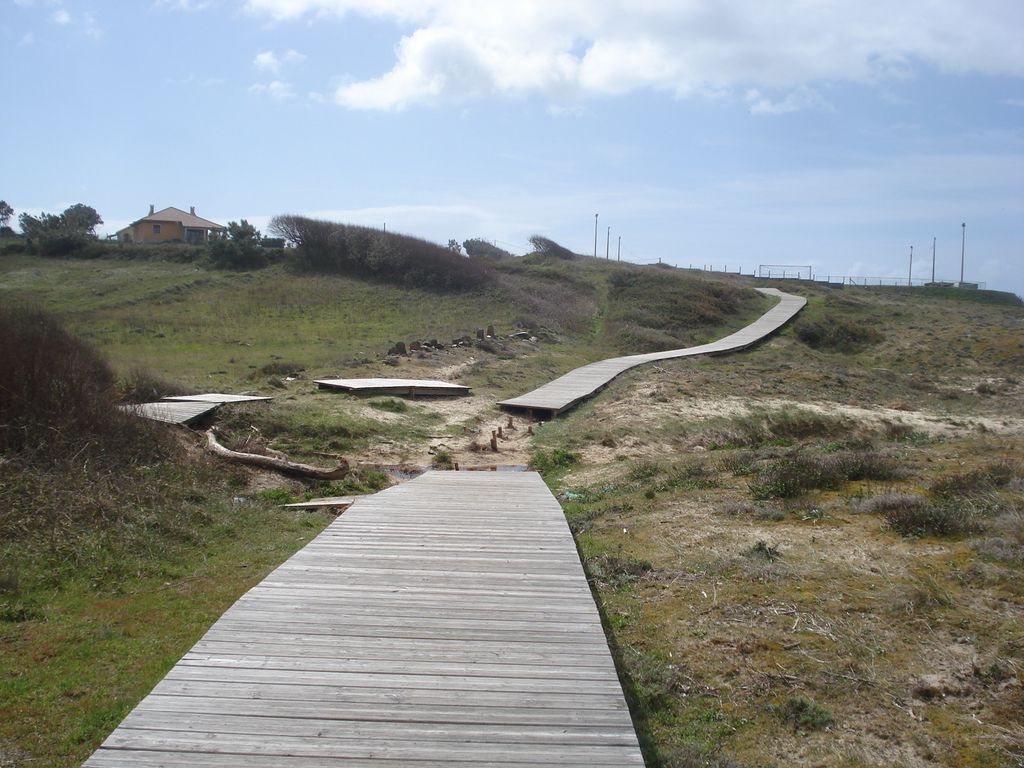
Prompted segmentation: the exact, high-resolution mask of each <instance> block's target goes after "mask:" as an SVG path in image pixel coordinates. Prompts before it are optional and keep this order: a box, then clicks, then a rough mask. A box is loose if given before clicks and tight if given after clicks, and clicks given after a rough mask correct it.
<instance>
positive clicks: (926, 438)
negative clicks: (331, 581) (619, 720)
mask: <svg viewBox="0 0 1024 768" xmlns="http://www.w3.org/2000/svg"><path fill="white" fill-rule="evenodd" d="M488 269H489V277H488V280H487V283H486V285H485V286H481V287H479V288H477V289H474V290H459V291H452V292H447V293H444V292H438V291H437V290H429V291H428V290H422V289H418V288H402V287H387V286H384V285H382V284H381V283H379V282H368V281H362V280H358V279H354V278H352V277H342V276H337V275H318V276H312V275H309V274H301V273H295V272H292V271H289V270H288V269H286V268H285V267H284V266H281V265H277V266H272V267H269V268H268V269H265V270H260V271H257V272H226V271H217V270H210V269H207V268H198V267H197V266H196V265H194V264H187V263H170V262H162V261H134V262H124V261H109V260H95V261H78V262H76V261H56V260H42V259H36V258H31V257H27V256H23V255H10V256H4V257H0V304H2V305H4V306H11V305H32V306H38V307H41V308H43V309H46V310H48V311H49V312H52V313H53V314H54V315H55V316H56V317H57V318H58V319H59V321H60V322H61V323H63V324H64V325H65V326H66V327H67V328H68V329H69V330H70V331H72V333H73V334H74V335H75V336H76V337H77V338H79V339H84V340H86V341H87V342H89V343H91V344H92V345H94V346H95V348H96V349H97V350H98V351H99V352H100V353H101V354H102V355H103V356H104V357H106V358H107V359H109V360H110V361H111V364H112V367H113V373H112V375H111V377H110V378H111V382H110V386H111V387H112V388H113V389H112V396H116V394H117V392H118V391H121V392H125V391H127V390H129V389H131V388H132V387H136V386H137V385H138V384H140V383H145V382H147V381H155V384H154V385H155V386H157V387H161V386H163V387H166V386H170V387H177V388H184V389H201V390H226V391H242V390H249V391H256V392H260V393H264V394H271V395H274V396H275V400H274V401H273V403H272V404H270V405H269V406H267V405H252V406H244V407H240V408H233V409H223V410H222V412H221V413H220V415H219V416H218V422H219V426H220V427H221V429H222V432H223V438H224V439H225V440H226V441H227V442H229V443H231V442H237V443H238V444H242V443H246V444H252V445H266V446H268V447H272V448H276V449H278V450H284V451H286V452H288V453H289V454H292V455H295V456H297V457H299V458H303V459H305V460H308V461H311V462H314V463H329V462H330V461H332V460H333V457H335V456H337V455H344V456H345V457H346V458H348V459H349V460H350V461H352V462H353V463H354V464H355V465H360V466H361V467H362V468H361V469H360V470H359V471H358V472H357V473H356V474H355V475H353V476H352V477H351V478H350V479H349V480H348V481H346V483H344V484H342V485H336V486H335V487H328V486H326V485H324V484H321V485H320V486H315V485H307V484H303V483H299V482H296V481H286V480H282V479H281V478H279V477H277V476H274V475H270V474H266V473H257V472H248V471H244V470H239V469H231V470H228V471H225V470H224V468H223V466H221V465H219V464H216V463H214V462H213V461H212V460H211V459H209V458H207V457H206V456H205V455H204V454H203V453H202V452H201V450H200V449H199V443H200V441H199V439H198V438H197V437H196V436H195V435H192V434H190V433H189V432H188V431H187V430H163V431H162V434H165V435H167V434H173V435H174V436H175V437H174V438H173V440H171V442H169V443H167V444H164V447H163V448H161V450H162V451H163V453H161V454H159V455H157V456H155V457H149V458H140V459H138V460H129V459H125V458H123V454H122V458H121V459H118V460H117V461H114V462H110V461H106V462H103V461H98V460H91V459H90V460H86V459H87V456H86V454H82V455H78V456H76V455H74V454H73V453H72V454H69V455H67V456H65V457H64V458H63V459H62V460H61V461H60V462H58V463H57V464H49V465H47V464H41V463H38V462H35V461H33V460H30V457H27V456H26V455H24V454H22V453H20V452H19V451H16V450H14V449H6V450H5V453H4V455H3V456H2V460H0V504H3V509H4V510H5V511H4V513H3V515H2V516H0V541H2V542H3V544H2V545H0V547H2V551H0V554H2V556H3V566H2V569H0V570H2V573H0V609H2V611H0V618H2V621H0V643H3V647H4V649H5V652H4V654H3V657H2V660H0V702H3V703H2V704H0V714H2V715H3V716H2V717H0V764H7V763H10V764H11V765H16V766H20V765H77V764H79V763H80V762H81V761H82V760H83V759H84V757H85V756H86V755H88V754H89V752H90V751H91V750H92V749H93V748H94V747H95V746H96V744H98V742H99V741H100V740H102V738H103V737H104V736H105V734H106V733H107V732H109V730H110V729H111V728H112V727H113V726H114V725H116V723H117V722H118V721H119V719H120V717H121V716H123V714H124V713H125V712H127V710H128V709H129V708H130V707H131V706H132V705H133V703H134V702H136V701H137V700H138V699H139V698H140V697H141V696H142V695H144V694H145V693H146V692H147V691H148V690H149V688H150V687H151V686H152V685H153V684H154V683H155V682H156V681H157V680H159V679H160V677H161V676H162V675H163V674H164V672H165V671H166V669H167V668H168V667H169V666H170V665H171V664H173V662H174V661H175V660H176V659H177V658H178V657H179V656H180V655H181V654H182V653H183V652H184V651H185V650H187V649H188V648H189V647H190V646H191V645H192V644H193V643H194V642H195V640H196V639H198V637H199V635H200V634H202V632H203V630H204V629H205V627H207V626H208V625H209V623H210V622H212V621H213V620H214V619H215V618H216V617H217V616H218V615H220V613H221V612H223V610H225V609H226V607H227V606H228V605H230V603H231V602H232V601H233V600H234V599H236V598H237V596H238V595H239V594H241V593H242V592H243V591H244V590H245V589H247V588H248V587H249V586H251V585H253V584H254V583H256V582H258V581H259V580H260V579H261V578H262V577H263V575H264V574H265V573H267V572H268V571H269V570H270V569H271V568H273V567H274V566H275V565H276V564H278V563H279V562H281V561H282V560H283V559H284V558H286V557H287V556H288V555H290V554H291V553H292V552H294V551H295V550H297V549H298V548H300V547H301V546H302V545H303V544H304V543H305V542H306V541H308V540H309V539H310V538H311V537H312V536H314V535H315V534H316V533H317V532H318V531H319V530H321V529H322V527H323V526H325V525H326V524H327V523H328V522H329V518H327V517H325V516H322V515H315V514H314V515H308V514H305V513H303V514H302V515H294V514H286V513H283V512H281V511H280V510H279V509H278V508H277V507H276V503H277V502H280V501H282V500H287V499H289V498H293V497H301V496H303V495H306V494H311V493H322V492H333V491H337V492H345V493H352V492H355V493H361V492H370V491H372V490H374V489H376V488H379V487H381V486H382V485H383V484H386V483H387V482H389V480H388V479H387V478H386V477H385V476H383V475H381V474H380V473H379V472H377V471H375V470H374V469H373V468H372V467H374V466H377V465H396V464H413V465H418V466H426V465H428V464H430V463H431V462H437V461H438V457H439V456H441V455H442V454H443V455H444V456H447V457H450V458H451V459H452V460H454V461H458V462H460V463H461V464H462V465H463V466H466V465H472V464H488V463H492V464H493V463H502V464H525V463H527V461H529V460H530V457H531V455H532V456H533V460H534V461H535V462H536V463H537V464H538V465H542V466H544V467H545V468H546V469H547V470H548V471H547V473H546V476H547V478H548V480H549V483H550V484H551V485H552V487H553V488H554V489H555V490H556V491H558V492H559V493H560V494H561V495H562V499H563V504H564V506H565V508H566V513H567V515H568V517H569V519H570V522H571V524H572V526H573V529H574V531H575V533H576V536H577V541H578V544H579V548H580V552H581V555H582V557H583V558H584V562H585V564H586V567H587V569H588V571H589V573H590V575H591V577H592V580H593V583H594V585H595V590H596V593H597V595H598V597H599V599H600V602H601V604H602V609H603V612H604V617H605V620H606V625H607V628H608V631H609V636H610V639H611V641H612V643H613V646H614V648H615V650H616V653H617V657H618V660H619V663H620V665H621V668H622V670H623V674H624V677H625V679H626V681H627V684H628V688H629V694H630V696H631V697H632V704H633V709H634V712H635V714H636V717H637V722H638V727H639V728H640V731H641V734H642V736H643V738H644V740H645V749H646V751H647V757H648V763H649V765H652V766H682V767H689V766H698V765H717V766H751V767H752V766H784V765H800V766H811V765H837V766H869V765H897V766H899V765H902V766H907V767H908V768H909V767H911V766H913V767H914V768H916V767H917V766H925V765H934V764H956V765H979V766H980V765H996V766H1012V765H1018V764H1020V760H1021V759H1024V758H1022V754H1024V753H1022V749H1024V744H1022V743H1021V741H1020V740H1019V739H1018V738H1017V737H1016V736H1015V734H1019V733H1020V731H1021V728H1022V723H1021V721H1020V712H1021V711H1022V709H1024V706H1022V705H1024V699H1022V698H1021V696H1022V690H1024V689H1022V687H1021V672H1020V669H1021V664H1022V663H1024V648H1022V646H1021V644H1020V638H1019V627H1020V626H1022V622H1024V615H1022V614H1024V595H1022V593H1021V587H1020V585H1021V583H1022V580H1021V575H1022V569H1024V564H1022V561H1024V555H1022V553H1024V539H1022V536H1024V534H1022V533H1021V526H1020V520H1021V516H1022V514H1024V512H1022V506H1021V502H1020V496H1021V491H1022V483H1024V480H1022V479H1021V478H1022V471H1021V458H1022V456H1021V451H1022V449H1024V437H1022V436H1024V423H1022V417H1021V413H1022V412H1024V408H1022V405H1024V393H1022V384H1021V381H1020V380H1019V377H1020V375H1021V373H1020V372H1021V367H1022V363H1024V346H1022V345H1024V310H1022V308H1021V307H1020V305H1019V302H1014V301H1012V299H1008V297H1005V296H1004V295H999V294H995V295H993V294H991V293H971V292H958V291H941V290H940V291H925V290H913V291H908V290H899V289H864V288H858V289H850V288H848V289H846V290H834V289H827V288H824V287H820V286H814V285H810V284H793V283H787V284H781V283H780V284H778V287H780V288H783V289H784V290H787V289H788V290H793V291H795V292H799V293H802V294H804V295H807V296H808V298H809V305H808V308H807V310H806V312H805V313H803V315H802V316H801V317H800V318H799V319H798V320H797V321H796V322H795V323H794V324H792V325H791V326H789V327H788V328H787V329H785V330H784V331H783V332H782V333H781V334H780V335H779V336H778V337H776V338H775V339H773V340H771V341H769V342H766V343H764V344H761V345H759V346H757V347H755V348H754V349H752V350H750V351H748V352H745V353H743V354H738V355H730V356H723V357H715V358H707V359H699V360H689V361H678V362H666V363H662V364H659V365H658V366H648V367H645V368H642V369H638V370H636V371H633V372H630V373H628V374H627V375H625V376H623V377H621V378H620V379H619V380H617V381H616V382H615V383H613V384H612V386H610V387H609V388H608V389H607V390H606V391H605V392H603V393H602V394H601V395H600V396H599V397H598V398H595V399H594V400H593V401H591V402H589V403H586V404H584V405H582V406H580V407H579V408H577V409H576V410H574V411H572V412H571V413H570V414H568V415H567V416H566V417H564V418H561V419H559V420H558V421H556V422H553V423H550V424H545V425H543V426H542V427H537V426H536V425H535V429H534V431H535V433H536V434H535V436H534V437H533V438H530V437H529V436H528V435H527V434H526V430H525V429H523V428H522V427H523V426H524V425H523V424H522V421H521V420H517V421H518V426H519V429H517V430H516V431H514V432H510V433H508V434H507V435H506V438H507V439H506V440H504V441H503V442H501V444H500V451H499V453H498V454H491V453H488V452H486V451H484V452H480V451H478V450H477V449H478V448H480V447H481V443H486V439H484V438H483V437H481V436H486V435H489V433H490V430H491V429H494V428H495V427H496V426H497V425H498V424H499V423H504V421H505V417H504V416H502V415H500V414H499V413H498V412H497V411H496V410H495V408H494V403H495V402H496V401H497V400H499V399H501V398H503V397H506V396H510V395H515V394H520V393H522V392H524V391H526V390H527V389H529V388H532V387H534V386H537V385H539V384H541V383H543V382H544V381H547V380H549V379H550V378H552V377H554V376H557V375H559V374H561V373H564V372H565V371H567V370H568V369H570V368H572V367H574V366H576V365H580V364H583V363H586V362H590V361H593V360H597V359H601V358H604V357H608V356H612V355H618V354H622V353H629V352H640V351H648V350H650V349H665V348H672V347H678V346H685V345H689V344H694V343H701V342H703V341H707V340H710V339H712V338H716V337H720V336H722V335H725V334H727V333H729V332H731V331H733V330H735V329H737V328H739V327H741V326H743V325H745V324H746V323H748V322H750V321H751V320H753V319H754V318H755V317H757V316H758V315H759V314H761V313H762V312H763V311H764V310H765V309H767V308H768V307H769V306H770V305H771V301H770V300H769V299H766V298H764V297H762V296H761V295H760V294H757V293H756V292H754V291H753V290H752V289H753V287H754V286H760V285H764V283H762V282H759V281H758V282H755V281H753V280H752V279H749V278H739V277H737V276H726V275H707V274H702V273H691V272H689V271H686V270H676V269H671V268H664V267H647V268H637V267H632V266H629V265H621V264H617V263H609V262H605V261H602V260H594V259H589V258H574V259H563V258H558V257H556V256H551V255H544V254H535V255H532V256H528V257H525V258H517V259H509V260H503V261H499V262H494V263H492V264H491V265H490V266H489V267H488ZM488 325H493V326H494V327H495V331H496V333H497V335H498V336H500V337H505V336H507V334H509V333H510V332H511V331H513V330H517V329H527V330H528V331H529V334H530V335H532V337H533V340H530V339H529V338H528V339H524V340H515V339H510V338H496V339H485V340H483V341H479V342H477V343H475V344H471V345H467V346H459V347H454V348H453V347H451V346H447V347H446V348H444V349H437V350H435V349H429V350H424V351H420V352H414V353H411V354H407V355H395V354H388V350H389V349H390V348H391V347H392V345H393V344H394V343H395V342H396V341H404V342H407V343H408V342H410V341H428V340H431V339H438V340H440V341H444V342H451V341H452V340H453V339H456V338H460V337H464V336H472V337H475V331H476V330H477V329H481V328H486V327H487V326H488ZM137 369H142V371H143V372H142V373H137V372H136V371H137ZM341 374H343V375H374V376H388V375H397V376H413V377H431V378H434V377H441V378H447V379H451V380H455V381H460V382H462V383H466V384H469V385H471V386H472V387H473V392H474V394H473V395H472V397H469V398H463V399H460V400H456V401H435V400H424V401H412V402H409V401H404V400H395V399H391V398H358V397H352V396H346V395H342V394H338V393H324V392H318V391H316V390H315V389H314V387H313V386H312V384H311V379H312V378H316V377H320V376H325V375H341ZM161 379H162V380H164V383H161V382H160V381H159V380H161ZM254 428H255V429H254ZM97 444H98V445H99V446H100V452H101V454H102V453H103V451H102V445H103V442H102V441H101V440H98V441H97ZM140 456H141V454H140ZM574 461H575V462H576V463H574ZM44 662H45V663H44Z"/></svg>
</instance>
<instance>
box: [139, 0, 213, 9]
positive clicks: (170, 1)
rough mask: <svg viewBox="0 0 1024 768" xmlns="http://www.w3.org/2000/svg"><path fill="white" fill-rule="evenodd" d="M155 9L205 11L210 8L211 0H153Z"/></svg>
mask: <svg viewBox="0 0 1024 768" xmlns="http://www.w3.org/2000/svg"><path fill="white" fill-rule="evenodd" d="M153 7H154V8H169V9H171V10H174V11H204V10H206V9H207V8H209V7H210V0H153Z"/></svg>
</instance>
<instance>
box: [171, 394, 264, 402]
mask: <svg viewBox="0 0 1024 768" xmlns="http://www.w3.org/2000/svg"><path fill="white" fill-rule="evenodd" d="M161 399H162V400H164V401H177V402H195V403H215V404H217V405H223V404H224V403H258V402H261V401H263V400H273V399H274V398H272V397H264V396H260V395H229V394H225V393H223V392H204V393H202V394H199V395H168V396H167V397H164V398H161Z"/></svg>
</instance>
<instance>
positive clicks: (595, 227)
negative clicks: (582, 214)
mask: <svg viewBox="0 0 1024 768" xmlns="http://www.w3.org/2000/svg"><path fill="white" fill-rule="evenodd" d="M594 258H595V259H596V258H597V214H596V213H595V214H594Z"/></svg>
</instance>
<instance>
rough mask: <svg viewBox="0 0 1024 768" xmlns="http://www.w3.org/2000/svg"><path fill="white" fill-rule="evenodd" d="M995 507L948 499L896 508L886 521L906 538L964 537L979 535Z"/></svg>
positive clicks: (970, 501)
mask: <svg viewBox="0 0 1024 768" xmlns="http://www.w3.org/2000/svg"><path fill="white" fill-rule="evenodd" d="M991 513H992V508H991V507H990V506H988V505H986V504H984V503H978V502H976V501H974V500H971V499H964V498H961V499H947V500H944V501H942V502H940V503H937V504H926V505H924V506H917V505H909V506H896V507H892V508H890V509H887V510H886V512H885V522H886V523H887V524H888V526H889V527H890V528H891V529H893V530H894V531H898V532H899V533H901V534H903V535H904V536H960V535H963V534H966V533H978V532H979V531H981V530H982V528H983V520H984V518H985V517H987V516H990V515H991Z"/></svg>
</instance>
